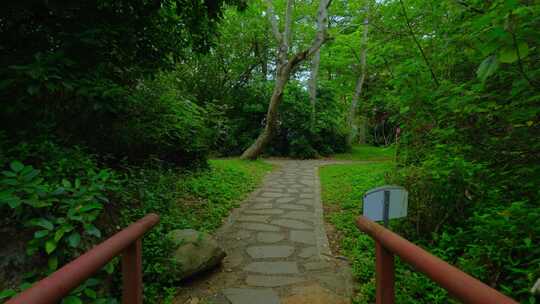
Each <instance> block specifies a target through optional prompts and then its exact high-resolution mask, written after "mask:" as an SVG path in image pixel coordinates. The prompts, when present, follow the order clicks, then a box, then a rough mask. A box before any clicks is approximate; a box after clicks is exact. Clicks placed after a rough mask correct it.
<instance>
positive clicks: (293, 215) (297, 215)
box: [281, 211, 315, 221]
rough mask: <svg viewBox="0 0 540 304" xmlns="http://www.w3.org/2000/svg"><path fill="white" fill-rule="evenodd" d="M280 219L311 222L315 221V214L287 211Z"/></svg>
mask: <svg viewBox="0 0 540 304" xmlns="http://www.w3.org/2000/svg"><path fill="white" fill-rule="evenodd" d="M281 217H282V218H290V219H295V220H303V221H313V220H314V219H315V213H314V212H311V211H289V212H287V213H285V214H283V215H282V216H281Z"/></svg>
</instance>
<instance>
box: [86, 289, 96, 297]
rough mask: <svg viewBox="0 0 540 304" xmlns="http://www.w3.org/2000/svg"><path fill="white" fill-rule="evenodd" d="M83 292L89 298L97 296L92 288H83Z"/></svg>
mask: <svg viewBox="0 0 540 304" xmlns="http://www.w3.org/2000/svg"><path fill="white" fill-rule="evenodd" d="M84 294H85V295H86V296H87V297H89V298H90V299H95V298H97V293H96V292H95V291H93V290H92V289H90V288H85V289H84Z"/></svg>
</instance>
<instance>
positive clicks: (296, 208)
mask: <svg viewBox="0 0 540 304" xmlns="http://www.w3.org/2000/svg"><path fill="white" fill-rule="evenodd" d="M279 208H280V209H288V210H307V207H306V206H299V205H293V204H281V205H279Z"/></svg>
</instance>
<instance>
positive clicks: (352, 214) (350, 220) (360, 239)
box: [319, 146, 393, 303]
mask: <svg viewBox="0 0 540 304" xmlns="http://www.w3.org/2000/svg"><path fill="white" fill-rule="evenodd" d="M392 153H393V149H388V148H387V149H384V148H376V147H368V146H357V147H354V148H353V151H352V153H349V154H341V155H339V158H338V157H336V158H337V159H343V160H370V161H371V162H368V163H356V164H345V165H330V166H325V167H321V168H320V170H319V175H320V179H321V186H322V200H323V203H324V204H325V205H327V206H328V207H330V208H327V210H333V211H332V212H330V213H329V214H327V215H326V216H327V218H328V219H329V220H330V222H331V223H332V224H333V225H334V226H335V227H336V229H337V230H338V231H339V232H340V235H341V250H342V254H344V255H345V256H347V257H348V258H349V260H350V261H351V266H352V270H353V275H354V277H355V279H356V281H357V282H358V286H357V287H358V293H357V295H356V296H355V297H354V299H353V301H354V303H373V302H374V293H375V285H374V278H375V272H374V271H375V248H374V243H373V240H372V239H371V238H370V237H369V236H367V235H366V234H364V233H361V232H360V231H359V230H358V228H356V226H355V224H354V220H355V218H356V217H357V216H358V215H360V214H361V213H362V197H363V195H364V193H365V192H366V191H367V190H369V189H371V188H374V187H378V186H381V185H383V184H384V183H385V178H384V177H385V173H386V172H389V171H390V170H392V167H393V163H392V162H390V161H373V160H374V159H379V160H380V159H389V158H390V157H391V155H392Z"/></svg>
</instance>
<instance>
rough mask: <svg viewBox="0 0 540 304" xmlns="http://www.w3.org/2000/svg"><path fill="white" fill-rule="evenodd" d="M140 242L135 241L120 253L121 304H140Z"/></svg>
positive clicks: (139, 240) (138, 240)
mask: <svg viewBox="0 0 540 304" xmlns="http://www.w3.org/2000/svg"><path fill="white" fill-rule="evenodd" d="M142 288H143V286H142V242H141V239H140V238H139V239H137V240H136V241H135V242H133V243H131V245H129V246H128V247H127V248H126V249H125V250H124V252H122V303H123V304H142Z"/></svg>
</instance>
